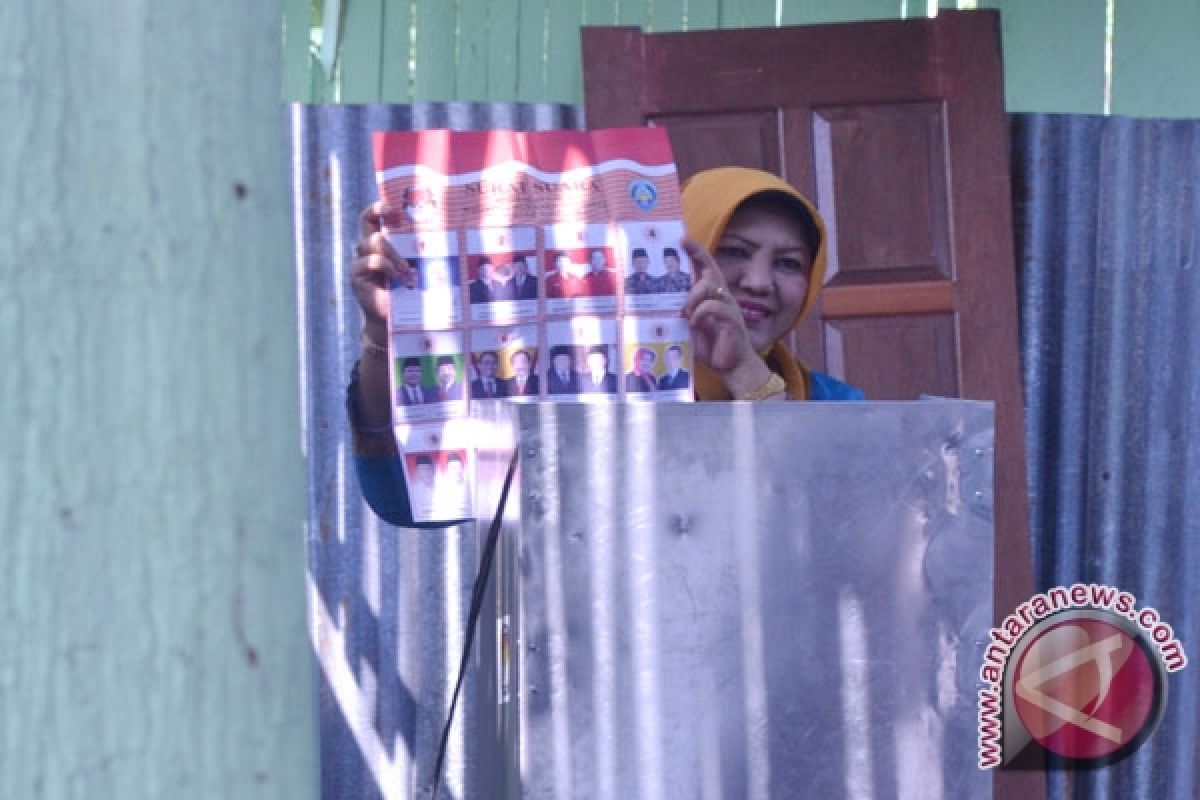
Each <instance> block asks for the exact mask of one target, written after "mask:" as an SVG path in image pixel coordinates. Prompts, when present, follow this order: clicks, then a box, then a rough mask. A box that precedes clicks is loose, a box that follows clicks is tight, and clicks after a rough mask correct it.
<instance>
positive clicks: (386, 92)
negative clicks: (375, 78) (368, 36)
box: [379, 0, 413, 103]
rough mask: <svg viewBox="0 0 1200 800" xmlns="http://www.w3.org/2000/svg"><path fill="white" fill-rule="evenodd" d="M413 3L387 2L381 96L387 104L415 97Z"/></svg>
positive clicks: (384, 19)
mask: <svg viewBox="0 0 1200 800" xmlns="http://www.w3.org/2000/svg"><path fill="white" fill-rule="evenodd" d="M411 26H412V6H411V5H410V4H409V3H408V2H407V0H404V2H397V0H391V2H388V3H385V4H384V7H383V26H382V27H383V39H382V45H381V46H382V50H383V52H382V53H381V55H380V65H379V69H380V73H381V75H380V80H379V83H380V89H379V99H380V101H381V102H384V103H410V102H412V98H413V74H412V69H411V67H410V66H409V57H410V54H411V47H412V41H411V35H412V34H411V31H410V29H411Z"/></svg>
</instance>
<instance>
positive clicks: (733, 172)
mask: <svg viewBox="0 0 1200 800" xmlns="http://www.w3.org/2000/svg"><path fill="white" fill-rule="evenodd" d="M682 200H683V216H684V222H685V224H686V226H687V230H688V233H689V235H690V236H691V237H692V238H690V239H686V240H684V242H683V247H684V248H685V249H686V251H687V254H688V256H689V257H690V258H691V260H692V264H693V267H694V272H695V275H696V280H695V282H694V283H693V285H692V288H691V291H689V292H688V295H687V299H686V301H685V304H684V309H683V316H684V317H685V318H686V319H687V321H688V326H689V328H690V329H691V335H692V347H693V352H694V354H695V361H696V365H695V381H696V397H697V399H699V400H708V401H719V400H731V399H734V400H751V401H780V400H789V399H790V400H861V399H862V398H863V395H862V392H860V391H859V390H858V389H856V388H854V387H852V386H850V385H848V384H845V383H842V382H841V381H838V380H836V379H834V378H832V377H830V376H828V375H825V374H823V373H820V372H815V371H812V370H809V369H807V368H806V367H805V366H804V365H803V364H801V363H800V362H799V361H798V360H797V359H796V358H795V356H793V355H792V354H791V352H790V351H789V350H788V349H787V346H786V345H785V344H784V342H783V340H784V338H785V337H786V336H787V334H788V333H789V332H790V331H791V330H792V329H793V328H794V327H795V326H796V324H797V323H798V322H799V321H800V319H801V318H802V317H803V316H804V314H805V313H806V312H807V311H808V310H809V309H810V308H811V307H812V304H813V302H814V300H815V299H816V296H817V292H818V291H819V290H820V287H821V283H822V280H823V279H824V275H825V259H826V242H825V228H824V224H823V223H822V222H821V218H820V215H819V214H818V213H817V211H816V209H815V208H813V207H812V205H811V204H810V203H809V202H808V201H807V200H806V199H805V198H804V197H803V196H801V195H800V193H799V192H797V191H796V190H795V189H793V188H792V187H791V186H790V185H789V184H787V183H786V182H784V181H782V180H780V179H779V178H777V177H775V176H774V175H771V174H770V173H767V172H762V171H760V170H753V169H745V168H741V167H722V168H719V169H713V170H708V171H706V172H701V173H699V174H697V175H695V176H694V177H692V178H691V179H690V180H689V181H688V182H687V183H686V184H685V185H684V188H683V193H682ZM383 211H384V209H383V206H382V204H379V203H376V204H374V205H372V206H371V207H370V208H368V209H367V210H366V211H364V212H363V215H362V220H361V221H362V234H363V238H362V240H361V241H360V242H359V243H358V247H357V251H356V253H357V256H358V258H357V259H356V260H355V262H354V266H353V269H352V271H351V275H350V282H351V285H352V286H353V288H354V293H355V296H356V297H357V298H358V302H359V304H360V305H361V306H362V309H363V316H364V324H363V357H362V359H361V360H360V362H359V364H358V365H356V367H355V372H354V377H353V378H352V380H351V383H350V386H349V388H348V390H347V408H348V410H349V412H350V418H351V422H352V427H353V430H354V433H355V447H356V452H357V453H358V455H359V458H358V466H359V482H360V484H361V486H362V489H363V495H364V496H365V497H366V498H367V499H368V501H369V502H370V503H371V506H372V508H374V509H375V511H376V513H378V514H379V515H380V516H381V517H383V518H384V519H386V520H388V521H389V522H392V523H393V524H398V525H411V524H412V523H411V519H412V517H411V513H410V510H409V507H408V499H407V497H405V496H404V492H403V491H397V488H398V487H403V486H404V483H403V473H402V470H401V468H400V460H399V459H398V458H397V457H396V450H395V442H394V440H393V438H392V429H391V416H390V408H389V405H388V386H387V381H388V375H387V364H386V357H387V348H386V346H385V344H384V343H385V342H386V341H387V330H386V322H385V320H386V319H387V307H388V296H387V286H388V285H389V282H390V281H395V280H397V279H399V278H400V277H401V276H402V275H403V274H404V273H405V272H406V271H407V270H409V269H410V267H409V266H408V265H407V264H406V263H405V262H404V260H403V259H401V258H400V257H399V256H397V255H396V253H395V251H394V250H392V248H391V246H390V245H389V244H388V242H387V238H386V237H385V236H384V234H383V233H382V232H381V225H380V218H381V215H382V213H383Z"/></svg>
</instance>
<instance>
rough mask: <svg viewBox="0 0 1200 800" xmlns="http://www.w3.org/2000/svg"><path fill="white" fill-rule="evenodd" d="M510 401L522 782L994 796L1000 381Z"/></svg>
mask: <svg viewBox="0 0 1200 800" xmlns="http://www.w3.org/2000/svg"><path fill="white" fill-rule="evenodd" d="M518 414H519V427H520V431H521V436H520V442H521V445H520V456H521V476H522V477H521V495H520V496H521V525H520V527H519V529H518V530H517V531H516V533H515V534H514V535H515V537H516V542H515V545H514V546H513V548H512V550H511V551H510V552H511V553H512V556H513V557H514V558H515V559H516V564H514V565H513V566H512V567H511V568H510V569H509V570H507V572H506V574H507V575H508V576H510V577H511V579H512V580H513V581H515V588H514V590H513V603H514V604H513V606H512V607H511V608H506V607H505V605H504V604H503V603H501V609H500V614H501V615H502V617H503V616H506V615H509V616H511V619H512V620H513V630H514V633H515V637H516V642H517V646H516V650H517V656H516V673H515V675H516V677H515V678H514V683H515V686H514V689H513V699H512V701H511V703H510V704H509V705H508V711H509V714H510V715H511V716H514V717H515V722H516V724H515V726H514V727H515V728H516V729H517V730H519V734H518V738H519V740H520V743H519V757H520V772H521V775H522V779H523V795H521V796H524V797H554V798H563V799H564V800H565V798H588V799H589V800H592V799H594V800H612V799H615V798H626V797H637V798H642V799H643V800H655V799H656V798H699V797H705V798H721V797H724V798H768V797H770V798H794V797H797V796H800V795H803V796H811V797H880V798H885V797H922V798H941V797H945V798H952V797H976V798H981V797H990V796H991V776H990V775H989V774H988V773H985V772H982V771H980V770H979V769H978V767H977V766H976V737H975V730H976V702H977V691H976V674H977V670H978V665H979V664H980V663H981V661H982V649H981V647H980V643H982V642H984V641H986V638H987V633H986V631H987V628H988V627H989V625H990V624H991V619H992V607H991V606H992V601H991V598H992V585H991V580H992V547H993V545H992V494H991V485H992V456H993V452H992V443H993V429H992V409H991V405H990V404H986V403H974V402H968V401H937V402H927V403H874V404H870V403H868V404H857V403H855V404H820V403H813V404H804V405H798V404H728V403H721V404H696V405H674V406H671V405H657V404H656V405H636V404H625V405H616V406H590V405H552V404H543V405H541V406H524V407H522V408H520V410H519V411H518ZM493 663H495V662H493ZM801 787H803V788H801ZM497 796H499V795H497Z"/></svg>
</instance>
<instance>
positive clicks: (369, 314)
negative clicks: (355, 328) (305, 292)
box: [350, 202, 416, 345]
mask: <svg viewBox="0 0 1200 800" xmlns="http://www.w3.org/2000/svg"><path fill="white" fill-rule="evenodd" d="M390 211H391V209H389V208H388V206H386V205H384V204H383V203H382V202H375V203H372V204H371V205H369V206H367V207H366V208H365V209H363V212H362V214H360V215H359V218H358V222H359V230H360V233H361V235H362V238H361V239H359V240H358V244H356V245H355V246H354V255H355V256H356V257H355V259H354V262H353V264H352V265H351V267H350V286H351V288H352V289H353V290H354V297H355V299H356V300H358V304H359V306H360V307H361V308H362V312H363V333H364V334H365V335H366V336H367V338H368V339H369V340H370V341H371V342H374V343H375V344H379V345H383V344H386V342H387V316H388V305H389V302H390V301H389V299H388V289H389V287H391V286H392V285H393V284H395V283H396V282H397V281H399V282H401V283H403V282H410V281H413V280H415V278H416V273H415V272H414V271H413V269H412V267H411V266H410V265H409V263H408V262H407V261H405V260H404V259H403V258H401V257H400V256H399V255H398V254H397V253H396V251H395V250H394V249H393V248H392V245H391V243H390V242H388V239H387V236H386V235H385V234H384V233H383V217H384V215H385V214H387V213H390Z"/></svg>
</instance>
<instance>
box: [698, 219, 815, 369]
mask: <svg viewBox="0 0 1200 800" xmlns="http://www.w3.org/2000/svg"><path fill="white" fill-rule="evenodd" d="M713 256H714V257H715V258H716V260H717V264H718V265H719V266H720V267H721V273H722V274H723V275H724V276H725V283H726V285H728V286H729V291H730V292H731V293H732V294H733V298H734V299H735V300H736V301H737V303H738V305H739V306H740V307H741V309H742V318H743V319H745V321H746V330H747V331H748V332H749V334H750V342H751V343H752V344H753V345H754V349H756V350H758V351H760V352H761V351H763V350H765V349H767V348H768V347H770V346H771V344H772V343H774V342H775V340H777V339H779V338H780V337H781V336H783V335H784V334H785V333H787V332H788V331H789V330H790V329H791V327H792V324H793V323H794V322H795V321H796V315H797V314H799V313H800V308H801V306H803V305H804V297H805V295H806V294H807V293H808V275H809V272H810V271H811V268H812V254H811V253H809V251H808V244H807V243H806V242H805V239H804V229H803V227H801V225H800V223H799V221H797V220H796V218H795V212H794V211H793V210H792V209H791V208H790V207H789V206H788V205H787V204H786V203H784V202H781V201H778V200H774V199H772V198H764V199H761V200H756V199H751V200H749V201H747V202H746V203H744V204H742V205H741V206H740V207H739V208H738V210H737V211H735V212H734V214H733V217H732V218H731V219H730V220H729V224H728V225H726V226H725V231H724V232H723V233H722V234H721V238H720V240H719V241H718V242H717V247H716V249H715V251H714V252H713Z"/></svg>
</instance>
